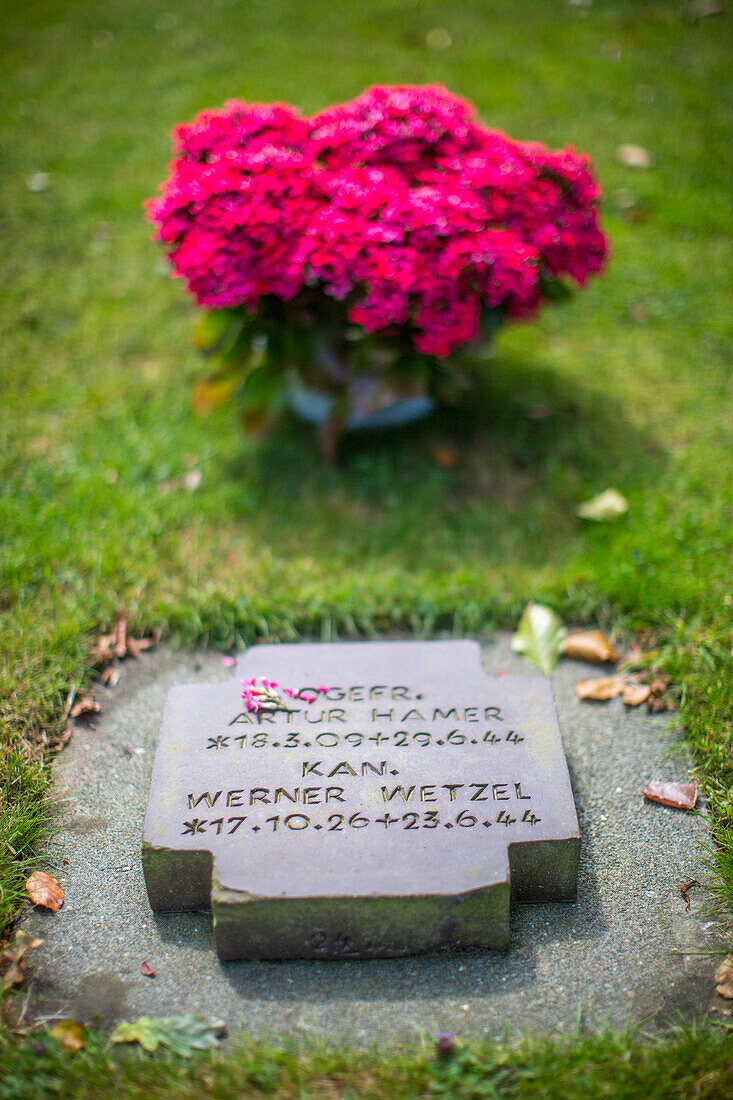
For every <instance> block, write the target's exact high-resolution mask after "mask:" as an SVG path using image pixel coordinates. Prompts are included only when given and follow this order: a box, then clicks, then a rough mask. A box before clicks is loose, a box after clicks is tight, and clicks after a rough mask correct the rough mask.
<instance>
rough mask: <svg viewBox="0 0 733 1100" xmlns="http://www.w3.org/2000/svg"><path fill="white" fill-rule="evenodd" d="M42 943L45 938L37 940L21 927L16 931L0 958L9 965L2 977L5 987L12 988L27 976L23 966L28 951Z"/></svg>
mask: <svg viewBox="0 0 733 1100" xmlns="http://www.w3.org/2000/svg"><path fill="white" fill-rule="evenodd" d="M42 943H43V940H37V939H35V938H34V937H33V936H29V935H28V933H27V932H22V931H21V930H20V929H18V930H17V931H16V933H15V940H14V941H13V943H11V944H9V945H8V946H7V947H6V948H5V950H4V951H3V953H2V955H0V960H1V961H2V962H3V963H5V964H6V966H7V969H6V970H5V973H4V974H3V979H2V981H3V989H12V988H13V986H15V985H20V983H21V982H22V981H23V979H24V978H25V974H24V973H23V966H24V957H25V954H26V952H27V951H31V950H32V949H33V948H35V947H40V946H41V944H42Z"/></svg>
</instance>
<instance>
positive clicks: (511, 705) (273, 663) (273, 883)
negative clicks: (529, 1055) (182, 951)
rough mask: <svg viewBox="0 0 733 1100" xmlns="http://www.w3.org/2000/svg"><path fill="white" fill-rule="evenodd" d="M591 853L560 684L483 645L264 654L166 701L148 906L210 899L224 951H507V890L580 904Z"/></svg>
mask: <svg viewBox="0 0 733 1100" xmlns="http://www.w3.org/2000/svg"><path fill="white" fill-rule="evenodd" d="M263 679H264V680H268V681H271V682H272V681H274V682H275V683H276V685H277V687H276V688H275V689H273V691H274V693H275V694H276V695H277V701H276V702H274V703H272V704H270V705H269V706H267V705H263V706H261V708H260V709H259V710H256V711H253V710H250V709H248V706H247V704H246V703H245V702H244V701H243V699H242V680H249V681H254V683H255V685H256V686H261V685H262V681H263ZM286 689H287V691H286ZM579 850H580V835H579V831H578V822H577V817H576V813H575V806H574V803H573V796H572V791H571V788H570V781H569V776H568V770H567V765H566V762H565V756H564V754H563V748H562V742H561V739H560V733H559V728H558V722H557V717H556V713H555V707H554V702H553V698H552V691H551V687H550V683H549V680H546V679H545V678H544V677H540V676H506V677H490V676H488V675H487V674H486V673H485V672H484V671H483V670H482V668H481V655H480V648H479V646H478V644H477V643H475V642H470V641H437V642H364V643H360V642H355V643H344V644H341V643H336V644H319V645H316V644H303V645H279V646H255V647H253V648H252V649H250V650H248V652H247V653H246V654H245V655H244V657H243V658H242V659H241V661H240V662H239V664H238V667H237V675H236V677H234V678H233V679H232V680H230V681H228V682H224V683H216V684H207V685H183V686H179V687H175V688H173V689H172V690H171V691H170V693H169V695H168V699H167V703H166V707H165V713H164V717H163V724H162V731H161V736H160V741H159V744H158V749H157V753H156V757H155V764H154V768H153V777H152V782H151V787H150V795H149V801H148V809H147V813H146V817H145V827H144V839H143V853H142V858H143V870H144V874H145V881H146V886H147V891H148V897H149V900H150V905H151V907H152V908H153V909H154V910H156V911H171V910H179V911H181V910H199V909H200V910H206V909H209V908H210V909H211V910H212V913H213V924H214V934H215V939H216V944H217V950H218V953H219V956H220V957H221V958H222V959H268V958H269V959H275V958H298V957H300V958H369V957H380V956H395V955H404V954H412V953H418V952H424V951H429V950H431V949H433V948H437V947H441V946H446V947H449V946H453V947H467V946H472V947H495V948H506V947H507V946H508V944H509V908H510V899H511V898H512V897H513V898H516V899H518V900H521V901H558V900H560V901H570V900H573V899H574V897H575V890H576V879H577V868H578V856H579Z"/></svg>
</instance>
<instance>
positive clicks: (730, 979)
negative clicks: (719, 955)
mask: <svg viewBox="0 0 733 1100" xmlns="http://www.w3.org/2000/svg"><path fill="white" fill-rule="evenodd" d="M715 981H716V982H717V985H716V986H715V988H716V989H717V991H718V993H719V994H720V996H721V997H725V999H726V1000H727V1001H733V955H728V957H727V959H724V961H723V962H722V963H721V964H720V966H719V967H718V969H717V970H716V971H715Z"/></svg>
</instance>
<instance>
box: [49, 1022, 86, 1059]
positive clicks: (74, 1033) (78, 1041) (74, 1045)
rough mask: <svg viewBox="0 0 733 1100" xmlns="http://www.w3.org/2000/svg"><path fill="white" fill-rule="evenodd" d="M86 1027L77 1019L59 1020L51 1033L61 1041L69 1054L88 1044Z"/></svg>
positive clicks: (58, 1041) (57, 1040)
mask: <svg viewBox="0 0 733 1100" xmlns="http://www.w3.org/2000/svg"><path fill="white" fill-rule="evenodd" d="M86 1034H87V1033H86V1028H85V1027H83V1026H82V1024H78V1023H77V1022H76V1020H59V1022H58V1023H57V1024H54V1026H53V1027H52V1028H51V1030H50V1031H49V1035H50V1036H51V1037H52V1038H53V1039H55V1040H56V1042H57V1043H60V1044H61V1046H62V1047H63V1048H64V1050H68V1052H69V1054H75V1053H76V1051H77V1050H82V1049H83V1048H84V1046H85V1045H86Z"/></svg>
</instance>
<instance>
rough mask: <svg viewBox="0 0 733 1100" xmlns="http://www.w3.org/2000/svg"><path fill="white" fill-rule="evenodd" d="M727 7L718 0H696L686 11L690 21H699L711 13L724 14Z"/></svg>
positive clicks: (686, 17) (687, 18) (686, 16)
mask: <svg viewBox="0 0 733 1100" xmlns="http://www.w3.org/2000/svg"><path fill="white" fill-rule="evenodd" d="M724 14H725V7H724V6H723V4H720V3H718V0H695V2H694V3H693V4H690V6H689V8H688V9H687V11H686V12H685V19H686V20H687V22H688V23H697V21H698V20H699V19H707V18H708V17H709V16H711V15H724Z"/></svg>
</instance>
